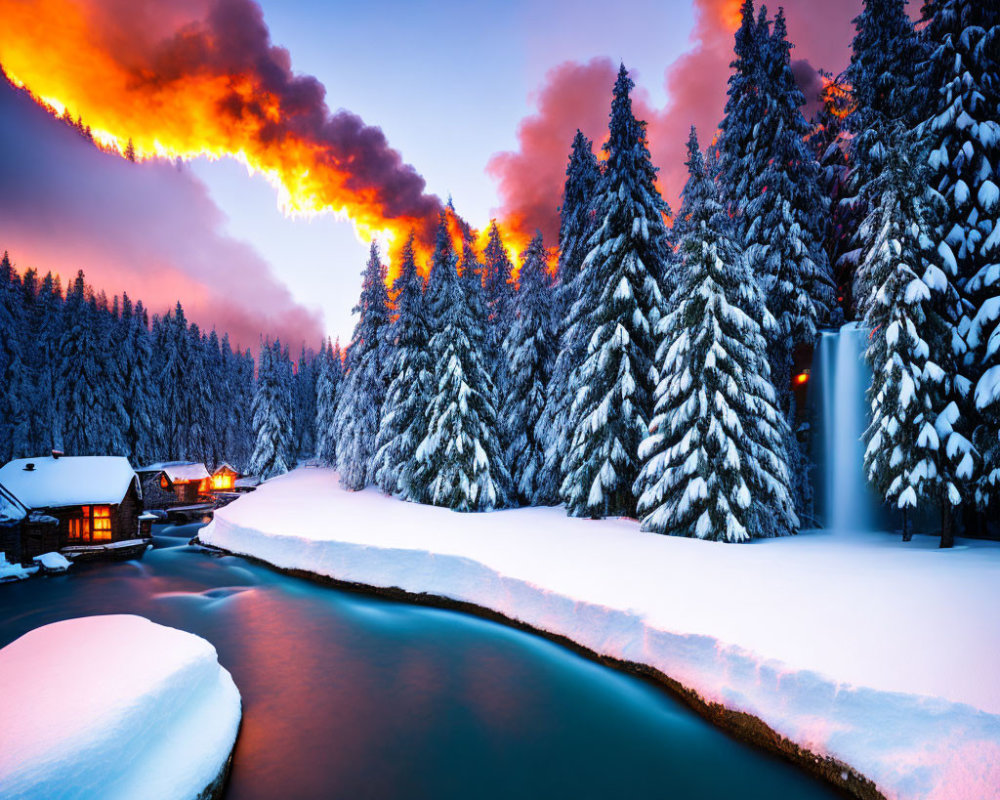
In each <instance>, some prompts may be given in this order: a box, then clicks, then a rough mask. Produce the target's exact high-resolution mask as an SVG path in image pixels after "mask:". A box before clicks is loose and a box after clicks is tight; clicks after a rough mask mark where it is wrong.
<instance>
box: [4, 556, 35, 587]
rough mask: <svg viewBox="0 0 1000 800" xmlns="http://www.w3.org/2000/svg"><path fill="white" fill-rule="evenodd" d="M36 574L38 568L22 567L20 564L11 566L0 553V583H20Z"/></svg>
mask: <svg viewBox="0 0 1000 800" xmlns="http://www.w3.org/2000/svg"><path fill="white" fill-rule="evenodd" d="M36 572H38V567H22V566H21V565H20V564H11V563H10V562H9V561H7V557H6V555H5V554H4V553H0V583H5V582H6V581H20V580H24V579H25V578H28V577H30V576H32V575H34V574H35V573H36Z"/></svg>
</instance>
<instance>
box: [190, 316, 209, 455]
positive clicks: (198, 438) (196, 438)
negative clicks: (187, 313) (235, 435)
mask: <svg viewBox="0 0 1000 800" xmlns="http://www.w3.org/2000/svg"><path fill="white" fill-rule="evenodd" d="M187 340H188V343H187V352H188V366H187V370H186V373H185V394H184V402H185V405H186V406H187V414H186V416H187V418H188V420H189V425H188V429H187V431H186V432H185V438H186V441H187V445H186V448H185V450H186V452H187V458H189V459H191V460H192V461H199V462H202V463H205V464H208V465H209V466H213V461H214V454H213V451H214V446H213V443H212V430H213V427H214V424H213V409H212V389H211V382H210V378H209V373H208V365H209V363H210V360H211V352H210V349H209V345H208V341H207V340H206V338H205V337H204V336H202V333H201V329H200V328H199V327H198V326H197V325H195V324H194V323H192V324H191V325H190V326H188V330H187Z"/></svg>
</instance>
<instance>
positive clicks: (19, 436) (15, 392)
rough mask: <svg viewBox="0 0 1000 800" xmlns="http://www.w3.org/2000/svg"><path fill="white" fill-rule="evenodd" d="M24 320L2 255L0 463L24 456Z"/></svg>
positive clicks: (13, 274)
mask: <svg viewBox="0 0 1000 800" xmlns="http://www.w3.org/2000/svg"><path fill="white" fill-rule="evenodd" d="M25 316H26V315H25V308H24V302H23V298H22V292H21V282H20V280H19V278H18V275H17V273H16V271H15V270H14V267H13V265H12V264H11V263H10V257H9V256H8V255H7V252H6V251H4V254H3V257H2V258H0V462H4V461H7V460H9V459H10V458H13V457H16V456H20V455H27V453H26V452H25V451H26V450H27V447H28V433H29V426H28V420H29V418H30V413H31V410H30V407H29V406H30V402H31V397H30V382H29V376H28V369H27V364H26V363H25V359H26V357H27V353H26V351H27V349H28V336H27V329H26V326H27V320H26V319H25Z"/></svg>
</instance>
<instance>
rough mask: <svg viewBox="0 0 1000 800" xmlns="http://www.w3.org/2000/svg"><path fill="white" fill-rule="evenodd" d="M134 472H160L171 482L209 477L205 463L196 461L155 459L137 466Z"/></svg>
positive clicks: (199, 479)
mask: <svg viewBox="0 0 1000 800" xmlns="http://www.w3.org/2000/svg"><path fill="white" fill-rule="evenodd" d="M136 472H162V473H163V474H164V475H166V476H167V480H168V481H170V482H171V483H178V482H182V481H201V480H204V479H205V478H207V477H209V476H208V470H207V469H206V468H205V465H204V464H201V463H199V462H197V461H157V462H156V463H155V464H149V465H148V466H145V467H139V469H137V470H136Z"/></svg>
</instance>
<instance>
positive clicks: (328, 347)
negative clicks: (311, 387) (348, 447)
mask: <svg viewBox="0 0 1000 800" xmlns="http://www.w3.org/2000/svg"><path fill="white" fill-rule="evenodd" d="M317 361H318V364H317V368H318V373H317V375H316V458H318V459H319V460H320V461H322V462H323V463H324V464H327V465H329V466H336V464H337V438H336V435H335V434H336V428H335V419H336V412H337V391H338V388H339V387H340V381H341V378H343V376H344V363H343V361H341V356H340V342H339V341H338V342H337V344H336V345H333V344H332V343H331V342H330V341H329V340H327V341H326V342H324V343H323V346H322V347H321V348H320V351H319V357H318V359H317Z"/></svg>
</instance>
